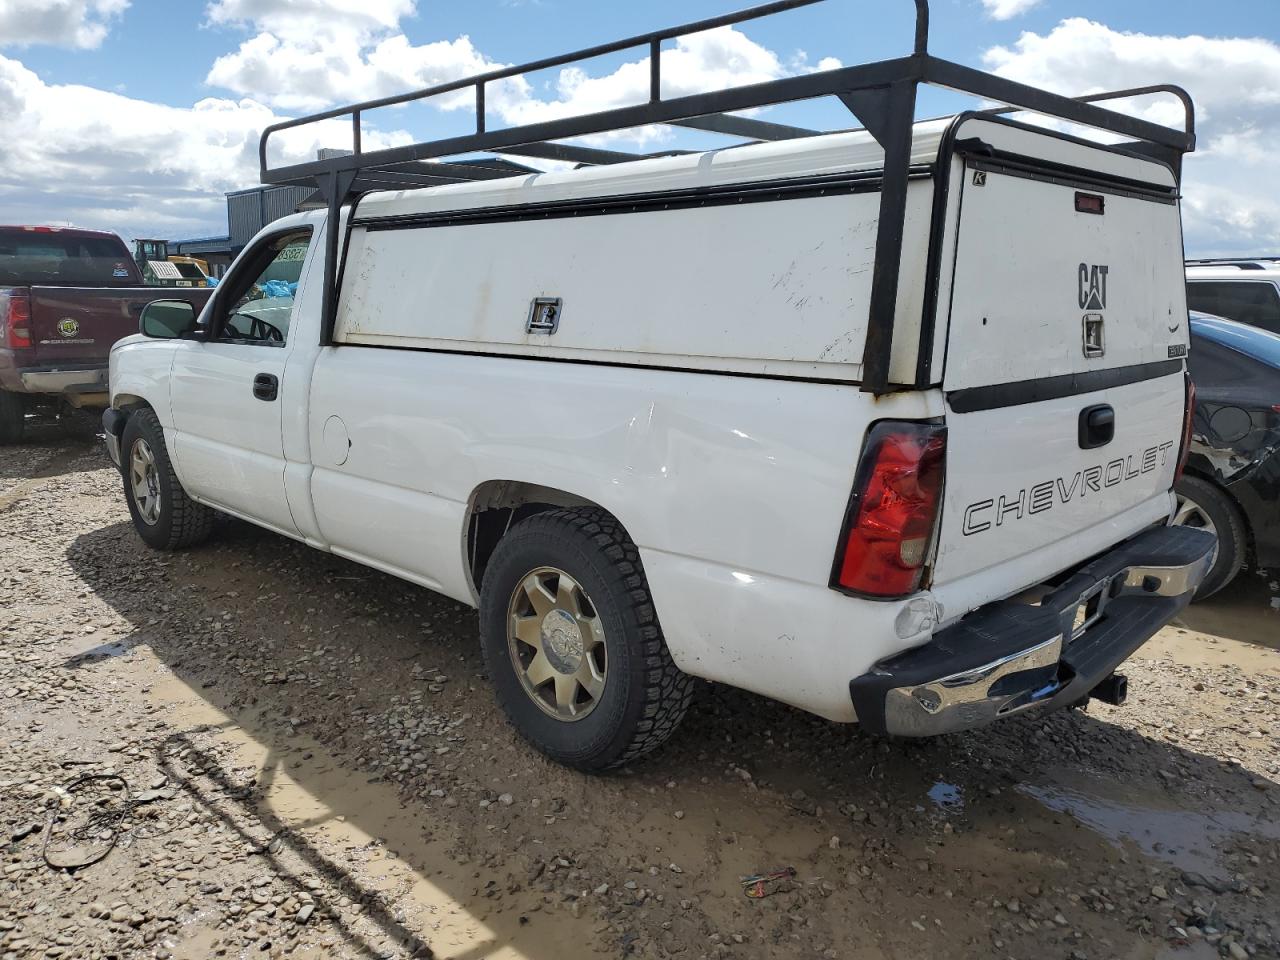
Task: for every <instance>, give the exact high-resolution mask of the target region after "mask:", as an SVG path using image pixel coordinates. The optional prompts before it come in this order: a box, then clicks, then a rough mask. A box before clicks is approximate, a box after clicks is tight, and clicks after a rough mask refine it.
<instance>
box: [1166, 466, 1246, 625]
mask: <svg viewBox="0 0 1280 960" xmlns="http://www.w3.org/2000/svg"><path fill="white" fill-rule="evenodd" d="M1174 492H1175V493H1177V495H1178V496H1179V497H1185V498H1186V499H1188V500H1191V501H1192V502H1193V503H1195V504H1196V505H1197V506H1198V507H1199V508H1200V509H1201V510H1203V511H1204V513H1205V514H1206V515H1207V516H1208V517H1209V519H1210V520H1211V521H1213V525H1214V527H1215V528H1216V530H1217V533H1218V555H1217V556H1216V557H1215V558H1214V560H1213V566H1212V567H1211V568H1210V569H1209V575H1208V576H1206V577H1205V578H1204V582H1203V583H1201V584H1200V588H1199V589H1198V590H1196V595H1195V598H1194V599H1193V601H1192V602H1193V603H1198V602H1199V601H1201V600H1205V599H1207V598H1208V597H1211V596H1213V595H1214V594H1215V593H1217V592H1218V591H1219V590H1221V589H1222V588H1223V587H1225V586H1226V585H1227V584H1229V583H1230V582H1231V581H1232V580H1234V579H1235V576H1236V574H1238V573H1239V572H1240V569H1241V568H1242V567H1243V566H1244V560H1245V553H1246V551H1247V549H1248V537H1247V535H1246V533H1245V526H1244V519H1243V518H1242V517H1241V516H1240V510H1239V508H1237V507H1236V505H1235V503H1234V502H1233V501H1232V500H1231V497H1230V496H1228V495H1227V494H1226V493H1225V492H1223V491H1222V490H1220V489H1219V488H1218V487H1217V486H1215V485H1214V484H1212V483H1210V482H1209V481H1207V480H1202V479H1200V478H1199V477H1192V476H1183V477H1182V479H1180V480H1179V481H1178V483H1177V485H1176V486H1175V487H1174Z"/></svg>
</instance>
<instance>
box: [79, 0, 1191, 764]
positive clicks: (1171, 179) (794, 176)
mask: <svg viewBox="0 0 1280 960" xmlns="http://www.w3.org/2000/svg"><path fill="white" fill-rule="evenodd" d="M921 2H922V0H921ZM748 14H752V15H754V12H752V11H748ZM723 22H725V18H721V19H720V20H719V21H717V22H716V24H714V25H721V24H722V23H723ZM691 26H692V27H697V28H704V24H695V25H691ZM685 29H689V28H685ZM671 35H673V34H672V33H671V32H664V33H661V34H654V35H647V36H646V37H642V38H630V41H629V42H633V43H634V42H637V39H638V42H640V43H642V44H645V43H650V42H651V41H652V39H653V37H659V40H661V39H665V38H666V37H669V36H671ZM917 41H918V42H917V52H916V55H915V56H914V57H913V58H908V59H907V60H904V61H885V62H882V63H880V64H871V65H867V66H864V67H854V68H840V69H839V70H836V71H827V72H824V73H820V74H811V75H806V76H805V77H804V78H799V79H801V80H803V83H802V84H800V85H793V86H791V87H786V88H785V89H782V90H779V89H778V88H777V87H776V84H778V83H783V84H787V83H790V81H775V82H773V83H772V84H761V85H757V86H756V87H749V88H738V89H736V90H733V91H722V92H721V93H720V94H718V95H717V96H719V97H720V98H721V99H720V100H717V99H715V98H714V97H711V96H710V95H700V96H698V97H686V98H676V99H663V98H662V97H661V96H660V95H659V96H657V97H656V98H655V99H654V100H653V101H651V103H650V104H648V105H642V106H641V107H637V108H624V109H623V110H622V111H621V112H619V111H613V112H609V113H604V114H597V115H593V116H592V117H588V118H574V119H572V120H570V121H553V122H550V123H546V124H541V125H538V126H537V127H536V128H513V129H511V128H509V129H506V130H502V131H486V130H485V129H484V123H483V110H482V109H481V113H480V119H479V120H478V123H477V132H476V134H475V136H474V137H472V138H470V139H468V138H462V139H461V140H459V139H456V138H455V139H454V140H451V141H440V142H436V143H432V144H419V145H415V146H414V147H413V148H407V149H408V152H406V148H400V149H399V150H389V151H382V152H372V153H370V152H360V151H359V150H358V149H357V152H356V153H354V154H353V155H351V156H348V157H343V158H337V159H330V160H326V161H317V162H315V163H312V164H306V165H302V166H299V167H294V168H274V169H273V168H269V167H268V165H267V163H266V158H267V152H268V150H267V142H266V141H267V139H268V138H269V136H270V134H271V133H272V132H273V131H268V132H267V134H266V135H264V143H263V158H264V169H263V175H264V180H268V181H270V182H312V183H315V184H317V185H318V186H319V187H320V189H321V190H322V192H324V193H325V195H326V196H327V198H328V209H327V210H325V211H319V212H314V213H304V214H299V215H296V216H291V217H288V218H285V219H284V220H280V221H277V222H276V223H273V224H271V225H270V226H269V227H267V228H266V229H265V230H264V231H263V232H262V233H261V234H260V235H259V236H258V237H257V238H256V239H255V240H254V241H253V242H252V243H251V244H250V245H249V246H248V248H247V249H246V250H245V251H244V253H243V254H242V255H241V256H240V258H239V259H238V260H237V262H236V264H235V265H234V266H233V267H232V268H231V270H230V272H229V273H228V274H227V276H226V277H225V278H224V279H223V281H222V283H221V284H220V286H219V287H218V290H217V293H216V294H215V296H214V298H213V300H212V301H211V302H210V304H209V305H208V307H207V308H206V309H205V310H204V311H203V313H201V315H200V316H199V317H198V318H197V317H196V315H195V314H194V312H193V310H192V308H191V307H190V306H189V305H188V304H185V303H180V302H166V301H160V302H157V303H153V304H151V305H150V306H149V307H148V308H147V310H146V312H145V315H144V317H143V320H142V324H141V326H142V333H141V335H138V336H133V337H130V338H128V339H127V340H124V341H122V342H120V343H119V344H118V345H117V346H116V347H115V349H114V350H113V351H112V353H111V367H110V388H111V409H110V410H109V411H107V413H106V415H105V416H104V424H105V427H106V435H107V441H108V445H109V447H110V450H111V454H112V457H113V458H114V459H115V461H116V462H117V463H118V464H120V465H121V466H122V472H123V475H124V492H125V496H126V498H127V500H128V505H129V509H130V511H131V513H132V516H133V520H134V523H135V525H136V527H137V530H138V533H139V534H140V535H141V537H142V538H143V539H144V540H145V541H146V542H147V543H148V544H150V545H152V546H154V547H157V548H160V549H173V548H178V547H185V546H189V545H192V544H194V543H196V542H198V541H199V540H200V539H201V538H203V537H204V536H205V535H206V534H207V533H208V532H209V529H210V523H211V518H212V516H213V513H214V511H215V510H216V511H223V512H225V513H228V514H232V515H234V516H237V517H241V518H243V519H246V520H249V521H251V522H253V523H256V524H260V525H261V526H263V527H266V528H269V529H271V530H274V531H277V532H279V533H281V534H283V535H285V536H288V537H293V538H296V539H299V540H302V541H305V542H306V543H308V544H310V545H312V546H314V547H316V548H317V549H320V550H325V551H329V552H332V553H334V554H337V555H340V556H343V557H348V558H351V559H354V560H357V561H359V562H361V563H364V564H368V565H369V566H371V567H375V568H377V569H379V570H383V571H387V572H389V573H391V574H394V575H396V576H399V577H403V578H405V579H406V580H410V581H412V582H414V583H418V584H421V585H422V586H424V587H427V588H429V589H431V590H435V591H438V592H440V593H443V594H445V595H447V596H450V597H453V598H455V599H457V600H459V601H461V602H463V603H467V604H471V605H473V606H476V607H478V608H479V611H480V624H481V634H482V635H481V643H482V645H483V649H484V653H485V656H486V658H487V662H488V666H489V672H490V675H491V677H492V681H493V683H494V685H495V687H496V690H497V695H498V697H499V700H500V702H501V704H502V706H503V707H504V709H505V710H506V712H507V714H508V715H509V717H510V719H511V720H512V722H513V723H514V725H515V726H516V727H517V728H518V729H519V731H520V732H521V733H522V734H523V735H524V736H525V737H527V738H528V739H529V740H530V741H531V742H532V743H533V744H534V745H536V746H537V747H538V748H539V749H541V750H543V751H544V752H546V753H547V754H549V755H550V756H552V757H554V758H556V759H558V760H560V761H562V762H564V763H568V764H572V765H575V766H578V767H580V768H583V769H601V768H605V767H609V766H613V765H617V764H619V763H624V762H626V761H628V760H630V759H632V758H634V757H636V756H638V755H640V754H642V753H644V752H646V751H648V750H650V749H652V748H653V747H655V746H656V745H658V744H659V743H661V742H662V741H663V740H664V739H665V738H666V737H667V736H668V735H670V733H671V732H672V730H673V729H674V728H675V726H676V724H677V723H678V722H679V720H680V718H681V717H682V716H683V714H684V712H685V710H686V708H687V706H688V704H689V700H690V696H691V694H692V691H693V687H694V685H693V679H692V678H694V677H702V678H706V679H709V680H715V681H719V682H723V683H728V684H733V685H736V686H739V687H743V688H746V689H748V690H752V691H756V692H757V693H760V694H764V695H766V696H769V697H774V698H777V699H779V700H782V701H785V702H787V703H790V704H794V705H795V706H797V707H801V708H803V709H805V710H809V711H812V712H814V713H816V714H819V715H821V716H824V717H828V718H830V719H832V720H835V721H845V722H850V721H857V722H859V723H861V724H862V725H863V726H864V727H866V728H868V729H869V730H872V731H875V732H881V733H890V734H901V735H911V736H923V735H930V734H935V733H943V732H949V731H955V730H961V729H966V728H971V727H976V726H980V725H982V724H984V723H987V722H990V721H992V720H994V719H996V718H998V717H1002V716H1009V715H1013V714H1016V713H1019V712H1021V711H1024V710H1029V709H1032V708H1040V709H1045V708H1053V707H1059V706H1066V705H1071V704H1077V703H1080V702H1082V701H1083V700H1085V699H1086V698H1087V697H1089V696H1090V695H1093V696H1096V697H1100V698H1102V699H1105V700H1108V701H1110V702H1120V701H1122V700H1123V696H1124V680H1123V677H1121V676H1119V675H1117V674H1115V673H1114V670H1115V668H1116V667H1117V666H1118V665H1119V664H1120V663H1121V662H1122V661H1124V660H1125V659H1126V658H1127V657H1128V656H1129V655H1130V654H1131V653H1132V652H1133V651H1134V650H1135V649H1137V647H1138V646H1140V645H1141V644H1142V643H1143V642H1144V641H1145V640H1146V639H1147V638H1149V637H1150V636H1151V635H1152V634H1153V633H1154V632H1155V631H1156V630H1157V629H1159V628H1160V626H1162V625H1163V624H1164V623H1165V622H1167V621H1168V620H1169V618H1170V617H1172V616H1173V615H1174V614H1175V613H1177V612H1178V611H1179V610H1180V609H1181V608H1182V607H1183V606H1184V605H1185V604H1186V603H1187V602H1188V601H1189V600H1190V597H1191V595H1192V593H1193V591H1194V590H1195V588H1196V586H1197V585H1198V584H1199V582H1200V580H1201V579H1202V578H1203V576H1204V574H1205V571H1206V569H1207V566H1208V564H1209V562H1210V560H1211V557H1212V553H1213V549H1214V542H1213V538H1212V536H1210V535H1208V534H1206V533H1204V532H1203V531H1199V530H1194V529H1189V528H1184V527H1170V526H1168V525H1167V521H1168V519H1169V517H1170V512H1171V504H1172V498H1171V495H1170V489H1171V487H1172V485H1173V482H1174V478H1175V475H1176V474H1177V472H1178V470H1179V467H1180V464H1181V459H1182V457H1183V455H1184V454H1185V452H1186V429H1187V423H1188V420H1189V409H1190V402H1191V396H1190V389H1189V385H1188V381H1187V379H1186V374H1185V369H1184V367H1185V361H1184V357H1185V355H1186V352H1187V344H1188V332H1187V310H1186V303H1185V293H1184V285H1183V253H1182V237H1181V228H1180V219H1179V204H1178V200H1179V193H1178V176H1177V170H1178V169H1179V166H1178V164H1177V160H1178V159H1180V153H1181V151H1183V150H1185V149H1190V146H1191V141H1192V137H1191V134H1190V133H1189V132H1188V131H1175V130H1171V129H1166V128H1163V127H1155V126H1153V125H1151V124H1148V123H1145V122H1143V121H1140V120H1137V119H1135V118H1131V117H1127V116H1123V115H1121V114H1118V113H1114V112H1111V111H1108V110H1104V109H1102V108H1099V107H1097V106H1095V105H1093V104H1090V103H1086V102H1081V101H1074V100H1069V99H1066V98H1061V97H1053V96H1050V95H1048V94H1042V93H1041V92H1040V91H1033V90H1030V89H1029V88H1024V87H1018V86H1017V85H1011V84H1008V83H1007V82H1005V81H997V80H996V79H995V78H989V77H985V76H984V75H982V74H978V73H976V72H974V71H967V72H963V73H961V74H956V73H955V71H958V70H959V71H963V70H964V69H965V68H960V67H958V66H957V65H954V64H949V63H947V62H946V61H941V60H937V59H935V58H933V57H930V56H928V55H927V53H925V52H924V50H923V41H922V40H920V38H919V37H918V38H917ZM600 49H603V48H595V50H593V51H591V52H592V53H595V52H596V51H599V50H600ZM570 59H571V58H570ZM547 62H548V61H541V62H539V64H536V65H532V66H533V67H534V68H537V67H542V66H545V64H546V63H547ZM554 62H565V59H564V58H562V60H558V61H554ZM886 64H889V65H892V66H893V67H894V69H897V70H900V71H901V72H903V74H904V75H905V76H906V78H907V79H906V80H905V81H901V82H909V83H910V84H911V85H912V96H911V97H910V99H909V102H905V103H904V102H903V100H902V99H897V100H895V99H893V97H894V96H897V95H896V94H889V95H887V96H888V97H889V99H888V100H887V101H885V102H882V103H879V104H877V103H875V102H872V101H870V100H867V99H864V95H865V96H871V93H869V92H868V91H869V90H871V86H870V85H872V84H874V83H879V82H881V81H883V79H884V77H885V75H886V74H885V71H886V70H887V69H888V67H886ZM529 68H530V66H529V65H526V67H525V68H524V69H529ZM872 68H874V69H872ZM512 69H514V70H518V69H521V68H512ZM860 71H861V72H860ZM868 71H870V72H868ZM877 71H878V72H877ZM948 71H950V72H948ZM507 75H509V71H508V72H498V73H495V74H491V75H487V76H485V77H481V78H477V79H476V80H473V81H468V83H472V84H474V85H475V86H476V88H477V90H478V91H479V92H480V93H479V95H478V97H477V100H478V102H479V103H480V104H482V103H483V90H484V87H485V85H486V84H487V83H492V82H494V80H495V79H502V78H503V77H505V76H507ZM655 77H657V70H656V68H655ZM890 81H891V82H890V83H889V86H888V87H887V88H885V89H897V88H894V87H893V83H894V82H897V81H893V80H892V77H890ZM961 81H963V82H964V85H966V88H967V89H970V90H973V91H974V92H975V93H977V94H978V95H981V96H983V97H989V98H991V99H1004V100H1005V101H1006V102H1011V103H1015V104H1018V105H1019V106H1024V107H1029V108H1033V109H1039V110H1041V111H1042V112H1047V113H1051V114H1054V115H1056V116H1059V117H1064V118H1066V119H1067V120H1070V121H1072V122H1077V123H1090V124H1092V125H1094V126H1098V127H1103V128H1104V129H1108V130H1110V131H1111V132H1113V133H1120V134H1122V135H1129V136H1130V137H1134V138H1135V139H1134V140H1132V141H1128V142H1126V143H1124V144H1121V145H1118V146H1104V145H1101V144H1099V143H1097V142H1089V141H1086V140H1083V139H1077V138H1075V137H1072V136H1067V135H1064V134H1060V133H1055V132H1053V131H1051V130H1048V129H1044V128H1042V127H1040V128H1037V127H1033V126H1029V125H1026V124H1023V123H1020V122H1016V121H1015V120H1013V119H1010V118H1009V117H1007V116H1005V115H1003V114H1000V113H997V112H993V111H989V110H988V111H984V112H976V113H966V114H961V115H959V116H956V117H953V118H948V119H945V120H937V121H929V122H917V123H913V122H912V117H911V111H912V109H913V105H914V85H915V84H916V83H919V82H925V83H928V82H938V83H946V84H947V85H949V86H952V87H955V86H960V85H962V84H961ZM457 86H458V85H451V86H449V87H447V88H436V89H435V90H434V91H426V92H423V93H422V94H414V95H410V96H412V97H418V96H424V95H430V94H432V93H435V92H439V91H440V90H441V89H445V90H446V92H447V91H451V90H454V89H456V88H457ZM882 87H884V84H883V83H881V87H877V88H875V89H876V90H880V89H881V88H882ZM655 89H656V90H658V91H659V93H660V89H661V84H660V78H658V79H655ZM815 89H816V90H818V92H824V91H825V92H833V91H834V92H835V93H836V95H839V96H841V99H843V100H845V102H846V103H847V104H848V105H849V107H850V109H851V110H853V111H854V112H855V113H857V114H858V115H859V116H862V117H864V119H866V120H867V121H868V122H867V126H868V129H866V130H855V131H846V132H836V133H829V134H822V135H810V134H811V133H812V132H811V131H797V130H795V129H794V128H783V127H781V125H777V124H772V123H766V122H764V121H761V120H759V119H755V118H747V117H741V116H737V115H734V114H732V113H724V112H715V111H716V110H717V109H718V108H719V107H720V106H723V107H724V109H728V110H742V109H745V108H746V107H751V106H754V105H758V104H768V103H776V102H778V101H780V100H782V99H787V98H790V97H791V96H792V95H795V96H799V95H801V94H805V95H809V94H811V93H813V91H814V90H815ZM743 91H747V92H746V93H744V92H743ZM841 91H845V92H846V94H847V95H846V94H841ZM872 92H874V91H872ZM753 97H754V99H752V98H753ZM402 99H404V98H402ZM393 100H394V98H393ZM385 102H387V101H382V103H385ZM369 106H370V105H368V104H364V105H358V106H356V107H352V108H348V109H347V112H348V113H350V114H353V115H354V116H356V117H357V118H358V116H359V113H360V111H361V110H363V109H367V108H368V107H369ZM645 110H647V111H649V112H647V113H646V112H643V111H645ZM628 111H631V112H628ZM634 111H641V112H639V113H637V112H634ZM895 111H896V112H895ZM337 112H341V111H336V112H335V111H331V112H330V113H327V114H322V115H319V116H318V118H304V120H301V121H291V122H289V123H288V124H285V125H283V126H293V125H297V124H300V123H304V122H309V121H310V120H312V119H320V120H328V119H332V116H333V115H334V114H335V113H337ZM650 120H652V121H653V122H671V123H675V122H680V123H681V124H682V125H684V126H695V127H696V126H701V128H702V129H708V130H719V131H721V132H727V133H733V134H737V135H739V136H742V137H752V135H753V134H757V135H758V136H756V137H755V138H754V139H756V140H757V141H759V142H754V143H748V144H744V145H738V146H735V147H733V148H729V149H720V150H715V151H709V152H700V153H685V154H673V155H667V156H655V157H647V158H629V157H626V156H623V155H621V154H618V153H616V152H613V151H606V150H601V149H598V148H591V147H575V146H573V145H572V143H568V144H566V143H563V142H558V141H563V140H564V139H565V138H568V137H575V136H581V135H582V134H584V133H591V132H598V131H600V130H605V129H612V128H614V127H618V126H627V125H635V121H642V122H650ZM783 131H789V133H788V134H787V135H785V136H784V134H783ZM771 134H772V135H771ZM1113 139H1115V138H1113ZM357 147H358V144H357ZM473 149H488V150H495V151H499V150H500V151H501V152H504V153H509V154H514V155H525V156H542V157H550V158H552V159H570V160H579V161H581V162H582V163H584V164H586V165H584V166H581V167H580V168H578V169H565V170H560V171H558V172H546V173H528V174H520V175H512V171H511V169H510V168H507V167H504V166H503V165H502V164H496V165H494V164H490V165H485V164H482V163H479V162H476V161H468V162H462V163H458V164H448V163H441V162H436V161H434V160H431V159H430V158H433V157H440V156H449V155H457V154H459V153H464V152H469V151H471V150H473ZM379 177H381V179H379ZM450 181H453V182H450ZM457 181H463V182H457ZM388 186H391V187H396V186H404V187H408V189H386V188H387V187H388ZM378 188H381V189H378ZM890 279H891V280H892V283H889V280H890ZM886 285H887V286H886Z"/></svg>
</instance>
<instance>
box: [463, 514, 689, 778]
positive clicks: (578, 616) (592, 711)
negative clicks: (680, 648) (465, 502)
mask: <svg viewBox="0 0 1280 960" xmlns="http://www.w3.org/2000/svg"><path fill="white" fill-rule="evenodd" d="M480 627H481V633H482V643H483V648H484V656H485V663H486V666H487V668H488V672H489V676H490V677H492V678H493V683H494V687H495V689H496V691H497V697H498V702H499V704H500V705H501V706H502V708H503V710H504V711H505V712H506V714H507V717H508V718H509V719H510V720H511V723H512V725H513V726H515V728H516V730H517V731H519V732H520V734H521V735H522V736H523V737H524V738H525V739H526V740H528V741H529V742H530V743H532V744H533V745H534V746H535V747H537V749H539V750H541V751H542V752H543V753H545V754H546V755H547V756H549V757H551V758H552V759H553V760H556V761H558V762H560V763H563V764H566V765H567V766H571V767H576V768H577V769H579V770H587V771H594V770H604V769H607V768H609V767H615V766H619V765H621V764H624V763H627V762H629V761H631V760H634V759H635V758H637V757H639V756H641V755H643V754H645V753H648V752H649V751H650V750H653V749H655V748H656V747H658V746H659V745H661V744H662V743H663V742H664V741H665V740H666V739H667V738H668V737H669V736H671V734H672V733H673V732H674V731H675V728H676V726H677V725H678V724H679V722H680V720H681V718H683V716H684V714H685V711H686V710H687V709H688V706H689V701H690V699H691V698H692V695H693V678H692V677H689V676H688V675H686V674H684V673H682V672H681V671H680V669H679V668H678V667H677V666H676V665H675V663H674V662H673V661H672V659H671V654H670V653H669V652H668V651H667V645H666V641H665V640H664V638H663V635H662V629H661V627H660V626H659V625H658V619H657V615H656V614H655V612H654V606H653V600H652V598H651V597H650V596H649V585H648V582H647V581H646V579H645V576H644V571H643V569H642V568H641V566H640V556H639V552H638V551H637V549H636V546H635V544H634V543H632V542H631V539H630V538H629V537H628V536H627V534H626V532H625V531H624V530H623V529H622V526H621V525H620V524H619V523H618V521H617V520H615V519H614V518H613V517H611V516H609V515H608V514H607V513H605V512H604V511H602V510H597V509H572V510H557V511H554V512H550V513H541V514H537V515H535V516H533V517H530V518H529V519H527V520H524V521H522V522H521V523H519V524H517V525H516V526H515V527H513V528H512V530H511V531H510V532H509V533H508V534H507V535H506V536H505V537H503V538H502V540H500V541H499V542H498V545H497V547H496V548H495V549H494V552H493V555H492V557H490V559H489V564H488V567H487V569H486V570H485V575H484V583H483V585H482V587H481V590H480Z"/></svg>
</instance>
